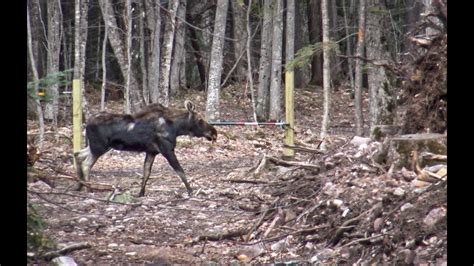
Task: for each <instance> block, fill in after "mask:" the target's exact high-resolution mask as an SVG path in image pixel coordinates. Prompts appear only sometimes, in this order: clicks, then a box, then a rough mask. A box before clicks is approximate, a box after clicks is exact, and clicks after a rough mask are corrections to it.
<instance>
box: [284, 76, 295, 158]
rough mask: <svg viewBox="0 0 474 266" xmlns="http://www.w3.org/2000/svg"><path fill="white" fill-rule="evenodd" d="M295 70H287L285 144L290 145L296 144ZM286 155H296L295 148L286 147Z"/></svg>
mask: <svg viewBox="0 0 474 266" xmlns="http://www.w3.org/2000/svg"><path fill="white" fill-rule="evenodd" d="M294 73H295V72H294V71H293V69H287V70H286V72H285V113H286V123H288V126H287V127H286V129H285V144H286V145H288V146H294V145H295V142H294V125H295V121H294V120H295V114H294V101H295V100H294V87H295V78H294V77H295V74H294ZM283 155H284V157H290V158H291V157H294V156H295V150H294V149H291V148H285V150H284V151H283Z"/></svg>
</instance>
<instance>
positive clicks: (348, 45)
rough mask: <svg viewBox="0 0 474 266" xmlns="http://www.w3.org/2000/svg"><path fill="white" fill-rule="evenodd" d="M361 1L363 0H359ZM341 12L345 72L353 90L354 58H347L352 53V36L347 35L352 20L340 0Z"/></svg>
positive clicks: (343, 2) (344, 3)
mask: <svg viewBox="0 0 474 266" xmlns="http://www.w3.org/2000/svg"><path fill="white" fill-rule="evenodd" d="M361 1H363V0H361ZM342 12H343V13H344V29H345V34H346V37H345V38H347V39H346V55H347V56H348V59H347V70H348V71H347V74H348V76H349V82H350V85H351V90H352V92H353V91H354V87H355V85H354V60H353V59H351V58H349V57H350V56H351V55H352V42H351V40H352V38H351V37H349V35H350V31H349V27H352V21H349V20H348V16H347V7H346V1H345V0H343V1H342Z"/></svg>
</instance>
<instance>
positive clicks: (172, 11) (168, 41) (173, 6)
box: [158, 0, 179, 106]
mask: <svg viewBox="0 0 474 266" xmlns="http://www.w3.org/2000/svg"><path fill="white" fill-rule="evenodd" d="M178 4H179V0H170V1H169V5H168V8H169V10H168V11H169V13H168V14H167V15H168V16H169V19H168V23H166V24H165V31H164V33H163V55H162V56H163V61H161V67H160V69H161V71H160V72H161V73H160V79H159V80H160V81H159V97H158V102H159V103H161V104H163V105H164V106H168V105H169V100H170V99H169V90H170V74H171V59H172V55H173V44H174V35H175V32H176V11H177V9H178Z"/></svg>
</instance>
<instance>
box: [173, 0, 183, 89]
mask: <svg viewBox="0 0 474 266" xmlns="http://www.w3.org/2000/svg"><path fill="white" fill-rule="evenodd" d="M185 18H186V0H179V6H178V11H177V19H176V38H175V39H176V40H175V44H174V52H173V62H172V66H171V78H170V94H171V95H172V96H174V95H176V94H177V93H178V91H179V89H180V88H181V84H182V83H181V80H182V78H181V77H182V76H183V75H184V69H185V66H184V59H185V58H186V50H185V46H184V39H185V37H186V24H184V22H183V20H184V19H185Z"/></svg>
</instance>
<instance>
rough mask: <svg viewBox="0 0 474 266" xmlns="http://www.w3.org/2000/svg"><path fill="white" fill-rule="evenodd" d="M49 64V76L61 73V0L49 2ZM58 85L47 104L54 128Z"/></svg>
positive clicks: (47, 112)
mask: <svg viewBox="0 0 474 266" xmlns="http://www.w3.org/2000/svg"><path fill="white" fill-rule="evenodd" d="M47 7H48V62H47V67H46V69H47V73H48V74H49V75H51V74H55V73H57V72H59V55H60V52H61V31H62V27H61V25H62V14H61V3H60V1H59V0H54V1H48V2H47ZM58 87H59V86H58V84H57V83H53V84H51V86H50V88H49V93H48V94H51V96H52V102H48V103H46V106H45V112H44V115H45V118H47V119H51V120H52V121H53V127H54V128H55V129H56V128H57V126H58V113H59V91H58Z"/></svg>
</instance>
